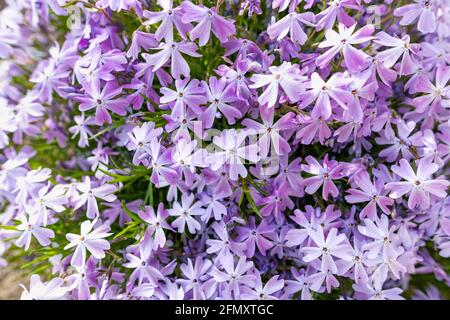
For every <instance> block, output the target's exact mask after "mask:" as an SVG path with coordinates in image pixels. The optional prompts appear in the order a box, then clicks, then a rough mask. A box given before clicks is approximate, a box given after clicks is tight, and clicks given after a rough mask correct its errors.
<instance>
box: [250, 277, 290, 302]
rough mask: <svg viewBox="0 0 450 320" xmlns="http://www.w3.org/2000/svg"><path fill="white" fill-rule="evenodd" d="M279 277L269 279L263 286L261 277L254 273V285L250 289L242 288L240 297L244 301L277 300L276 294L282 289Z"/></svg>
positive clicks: (282, 281)
mask: <svg viewBox="0 0 450 320" xmlns="http://www.w3.org/2000/svg"><path fill="white" fill-rule="evenodd" d="M279 277H280V276H279V275H276V276H273V277H272V278H270V279H269V280H268V281H267V282H266V284H265V285H264V286H263V283H262V280H261V275H260V274H259V273H256V272H255V285H254V287H252V288H250V287H247V286H243V287H242V290H241V297H242V299H244V300H278V295H279V294H277V293H278V292H280V291H281V289H283V287H284V280H283V279H279Z"/></svg>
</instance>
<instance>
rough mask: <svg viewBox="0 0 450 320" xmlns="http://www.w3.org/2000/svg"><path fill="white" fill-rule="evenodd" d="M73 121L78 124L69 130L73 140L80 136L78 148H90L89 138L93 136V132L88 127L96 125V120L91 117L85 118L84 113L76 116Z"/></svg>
mask: <svg viewBox="0 0 450 320" xmlns="http://www.w3.org/2000/svg"><path fill="white" fill-rule="evenodd" d="M73 120H74V121H75V123H76V124H75V125H74V126H72V127H70V128H69V132H70V133H72V139H74V138H75V137H76V136H78V135H79V136H80V137H79V140H78V146H79V147H80V148H84V147H88V146H89V137H91V136H92V131H91V130H90V129H89V127H88V126H90V125H93V124H94V119H93V118H92V117H91V116H88V117H85V114H84V112H82V113H81V115H77V116H75V117H74V118H73Z"/></svg>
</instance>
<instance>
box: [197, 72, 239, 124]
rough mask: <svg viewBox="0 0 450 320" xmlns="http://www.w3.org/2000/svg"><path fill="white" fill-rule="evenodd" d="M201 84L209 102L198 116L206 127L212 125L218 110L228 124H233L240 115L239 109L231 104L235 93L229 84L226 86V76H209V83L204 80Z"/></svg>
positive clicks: (234, 98) (234, 99)
mask: <svg viewBox="0 0 450 320" xmlns="http://www.w3.org/2000/svg"><path fill="white" fill-rule="evenodd" d="M202 84H203V87H204V88H205V89H206V97H207V99H208V102H209V103H210V104H209V106H208V108H207V109H206V110H205V111H204V112H203V114H202V115H201V117H200V119H201V120H202V122H203V123H204V124H205V127H206V128H211V127H212V126H213V124H214V120H215V118H217V117H218V115H219V114H218V111H220V112H221V114H223V115H224V116H225V118H226V119H227V121H228V123H229V124H234V123H235V122H236V119H239V118H241V117H242V114H241V112H240V111H239V109H238V108H236V107H235V106H234V105H233V102H235V101H236V94H235V93H234V92H233V91H232V90H231V89H232V87H231V86H227V80H226V78H220V79H217V78H216V77H211V78H209V85H208V84H207V83H206V82H202Z"/></svg>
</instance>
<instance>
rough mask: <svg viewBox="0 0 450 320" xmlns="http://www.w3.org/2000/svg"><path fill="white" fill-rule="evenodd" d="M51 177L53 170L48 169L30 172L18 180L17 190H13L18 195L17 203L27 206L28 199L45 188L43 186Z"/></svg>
mask: <svg viewBox="0 0 450 320" xmlns="http://www.w3.org/2000/svg"><path fill="white" fill-rule="evenodd" d="M50 177H51V170H50V169H48V168H40V167H39V168H38V169H36V170H30V171H28V172H27V173H26V175H25V176H18V177H17V178H16V188H15V189H13V190H12V192H13V193H17V195H16V198H15V201H16V203H18V204H20V205H25V204H26V201H27V199H28V197H29V196H30V195H32V194H35V193H36V192H37V191H38V190H40V189H42V188H43V187H45V185H44V184H43V183H44V182H46V181H47V180H48V179H49V178H50Z"/></svg>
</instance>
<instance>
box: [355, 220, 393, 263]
mask: <svg viewBox="0 0 450 320" xmlns="http://www.w3.org/2000/svg"><path fill="white" fill-rule="evenodd" d="M395 230H397V227H396V226H395V225H392V226H391V227H389V220H388V218H387V216H386V215H381V217H379V218H376V219H374V220H371V219H364V226H358V231H359V232H361V234H363V235H365V236H366V237H368V238H370V239H371V241H370V242H368V243H366V244H364V245H363V247H362V249H363V250H364V251H367V257H368V258H369V259H375V258H376V257H377V256H378V255H379V254H380V252H381V253H382V254H383V256H384V257H387V258H389V257H391V256H394V255H395V254H396V248H395V245H396V241H397V239H398V237H397V234H395V233H394V232H395Z"/></svg>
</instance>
